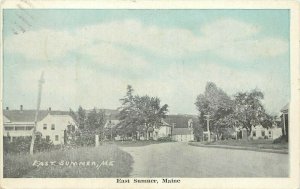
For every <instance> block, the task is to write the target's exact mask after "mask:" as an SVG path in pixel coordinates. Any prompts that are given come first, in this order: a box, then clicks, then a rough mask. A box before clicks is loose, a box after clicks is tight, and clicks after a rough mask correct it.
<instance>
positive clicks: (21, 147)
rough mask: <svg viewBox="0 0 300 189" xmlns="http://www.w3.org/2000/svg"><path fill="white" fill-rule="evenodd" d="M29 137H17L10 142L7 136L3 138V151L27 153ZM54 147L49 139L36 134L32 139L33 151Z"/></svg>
mask: <svg viewBox="0 0 300 189" xmlns="http://www.w3.org/2000/svg"><path fill="white" fill-rule="evenodd" d="M30 144H31V137H17V138H15V139H14V140H13V141H12V142H10V141H9V139H8V138H6V137H4V139H3V148H4V153H12V154H23V153H29V150H30ZM53 148H54V145H53V143H52V142H51V141H47V140H46V139H44V138H42V137H40V136H37V137H36V138H35V141H34V152H42V151H49V150H52V149H53Z"/></svg>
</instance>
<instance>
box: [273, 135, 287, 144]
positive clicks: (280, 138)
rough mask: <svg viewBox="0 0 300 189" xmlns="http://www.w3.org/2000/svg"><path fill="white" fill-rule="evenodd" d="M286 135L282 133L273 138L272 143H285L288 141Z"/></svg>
mask: <svg viewBox="0 0 300 189" xmlns="http://www.w3.org/2000/svg"><path fill="white" fill-rule="evenodd" d="M287 138H288V137H287V136H286V135H282V136H280V137H278V138H276V139H275V140H273V144H279V143H287V142H288V139H287Z"/></svg>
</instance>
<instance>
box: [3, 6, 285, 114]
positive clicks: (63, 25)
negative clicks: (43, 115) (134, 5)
mask: <svg viewBox="0 0 300 189" xmlns="http://www.w3.org/2000/svg"><path fill="white" fill-rule="evenodd" d="M20 16H21V17H20ZM24 19H25V20H24ZM20 26H21V27H22V28H23V29H24V30H25V32H22V31H21V30H20ZM16 31H17V32H18V34H14V32H16ZM3 33H4V103H3V105H4V106H9V107H10V108H11V109H16V108H18V107H19V105H20V104H23V105H24V107H25V108H31V109H32V108H35V105H36V93H37V91H36V90H37V89H36V88H37V86H36V85H37V79H38V77H39V75H40V72H41V71H42V70H44V71H45V78H46V83H45V85H44V91H43V99H42V107H43V108H47V107H49V106H51V107H52V108H53V109H65V110H66V109H69V108H76V107H78V105H82V106H83V107H86V108H92V107H94V106H95V107H98V108H117V107H118V106H119V105H120V103H119V101H118V99H119V98H121V97H122V96H123V95H124V94H125V89H126V85H127V84H132V85H133V88H134V89H136V92H137V93H139V94H146V93H147V94H150V95H154V96H158V97H161V99H162V103H167V104H169V106H170V113H194V114H196V113H197V111H196V108H195V105H194V102H195V99H196V96H197V95H198V94H200V93H202V92H203V90H204V87H205V83H206V82H207V81H214V82H216V84H217V85H218V86H219V87H221V88H223V89H224V90H225V92H227V93H228V94H230V95H233V94H235V93H236V92H238V91H247V90H251V89H254V88H259V89H261V90H262V91H263V92H264V93H265V101H264V103H265V106H266V108H267V110H268V111H270V112H272V113H278V112H279V109H280V108H281V107H282V106H283V105H285V104H286V103H287V102H288V101H289V96H290V83H289V81H290V80H289V79H290V78H289V77H290V73H289V11H288V10H63V9H60V10H27V13H26V14H25V13H24V12H22V11H21V10H5V11H4V30H3Z"/></svg>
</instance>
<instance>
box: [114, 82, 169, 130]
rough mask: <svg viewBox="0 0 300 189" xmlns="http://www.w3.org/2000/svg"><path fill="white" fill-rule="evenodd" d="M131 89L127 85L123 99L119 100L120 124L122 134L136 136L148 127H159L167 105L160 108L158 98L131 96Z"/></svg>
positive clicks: (166, 110)
mask: <svg viewBox="0 0 300 189" xmlns="http://www.w3.org/2000/svg"><path fill="white" fill-rule="evenodd" d="M133 91H134V90H133V88H132V87H131V86H130V85H128V86H127V92H126V95H125V97H124V98H122V99H120V101H121V103H122V105H121V107H120V108H119V111H120V114H119V119H120V123H119V125H118V126H120V127H121V128H122V130H123V131H125V132H123V133H132V134H133V135H134V134H136V132H137V131H144V130H147V129H148V128H149V127H151V126H152V127H159V125H160V123H161V120H162V118H165V116H166V113H167V112H168V105H167V104H165V105H163V106H162V107H161V105H160V99H159V98H158V97H150V96H148V95H145V96H139V95H135V96H133Z"/></svg>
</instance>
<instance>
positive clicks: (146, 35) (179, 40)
mask: <svg viewBox="0 0 300 189" xmlns="http://www.w3.org/2000/svg"><path fill="white" fill-rule="evenodd" d="M260 33H261V27H258V26H256V25H254V24H250V23H246V22H243V21H239V20H236V19H231V18H227V19H220V20H216V21H215V22H210V23H206V24H203V25H199V32H198V33H195V32H192V31H190V30H188V29H184V28H162V27H158V26H155V25H146V24H145V23H142V22H140V21H138V20H123V21H112V22H104V23H100V24H95V25H88V26H84V27H82V28H77V29H74V30H72V31H56V30H50V29H42V30H37V31H30V32H26V33H24V34H20V35H14V36H11V37H8V38H5V46H4V47H5V50H6V51H7V52H11V53H20V54H23V55H24V56H26V57H27V58H30V59H37V60H52V59H56V58H61V57H63V56H65V55H66V54H67V53H69V52H75V53H76V52H77V53H78V52H80V51H82V50H84V49H85V48H89V49H90V50H91V51H85V52H87V54H88V55H89V56H91V57H92V59H96V60H97V61H98V60H99V54H101V52H96V53H95V51H93V49H97V48H100V50H102V52H105V51H108V53H106V54H104V53H102V54H101V59H103V60H105V59H106V60H109V59H110V58H113V56H111V55H112V54H113V53H116V57H115V58H119V60H116V61H114V63H115V64H121V65H122V61H120V60H123V57H124V58H125V60H128V61H131V60H132V59H133V63H134V64H135V65H137V63H138V62H140V63H141V64H145V61H144V60H142V58H141V57H138V56H136V54H134V53H132V52H133V51H129V50H127V52H125V50H124V49H123V50H120V46H128V47H132V48H135V49H140V50H144V51H148V52H150V53H153V54H156V55H158V56H163V57H172V58H176V57H177V58H178V57H188V56H190V55H193V54H197V53H206V52H207V51H210V52H211V53H212V54H214V55H216V56H219V57H221V58H225V59H229V60H236V61H245V60H255V59H259V58H273V57H276V56H280V55H282V54H284V53H286V52H287V51H288V42H287V41H286V40H283V39H280V38H276V37H262V36H260ZM105 48H107V50H105ZM126 53H127V54H126ZM130 56H132V57H130ZM123 62H124V61H123Z"/></svg>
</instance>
